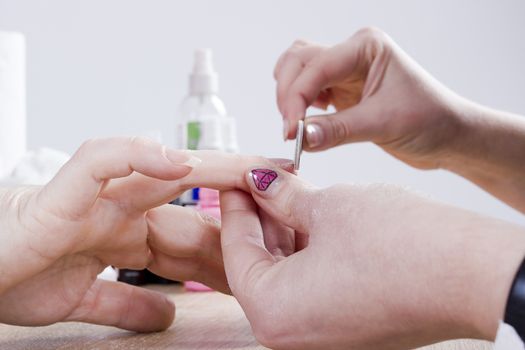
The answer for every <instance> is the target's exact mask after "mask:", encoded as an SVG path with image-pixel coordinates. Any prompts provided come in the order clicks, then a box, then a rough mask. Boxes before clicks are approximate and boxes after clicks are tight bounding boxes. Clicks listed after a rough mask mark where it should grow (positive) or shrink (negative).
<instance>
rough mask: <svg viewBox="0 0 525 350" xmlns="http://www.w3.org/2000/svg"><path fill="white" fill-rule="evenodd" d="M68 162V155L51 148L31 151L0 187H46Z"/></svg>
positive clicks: (2, 181)
mask: <svg viewBox="0 0 525 350" xmlns="http://www.w3.org/2000/svg"><path fill="white" fill-rule="evenodd" d="M68 160H69V155H68V154H67V153H64V152H61V151H57V150H53V149H50V148H40V149H38V150H36V151H29V152H27V153H26V154H25V155H24V156H23V157H22V159H21V160H20V162H19V163H18V165H16V166H15V168H14V170H13V171H12V172H11V174H10V175H9V176H7V177H5V178H3V179H1V180H0V185H4V186H5V185H7V186H15V185H45V184H46V183H48V182H49V180H51V179H52V178H53V176H55V174H56V173H57V172H58V170H59V169H60V168H61V167H62V166H63V165H64V164H65V163H66V162H67V161H68Z"/></svg>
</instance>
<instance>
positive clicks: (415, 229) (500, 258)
mask: <svg viewBox="0 0 525 350" xmlns="http://www.w3.org/2000/svg"><path fill="white" fill-rule="evenodd" d="M248 169H250V168H248ZM248 169H247V170H248ZM251 169H253V168H251ZM256 169H260V167H259V166H257V167H256ZM245 174H246V176H245V183H246V186H248V187H249V189H250V191H251V194H248V193H245V192H241V191H236V190H233V191H224V192H222V193H221V211H222V230H221V240H222V253H223V256H224V265H225V269H226V275H227V278H228V282H229V285H230V288H231V290H232V292H233V294H234V295H235V297H236V298H237V299H238V301H239V303H240V304H241V306H242V307H243V309H244V311H245V313H246V316H247V317H248V319H249V321H250V323H251V325H252V328H253V331H254V333H255V335H256V337H257V339H258V340H259V341H260V342H261V343H262V344H263V345H266V346H268V347H271V348H275V349H306V348H312V349H318V348H331V349H332V348H334V349H335V348H342V349H406V348H413V347H417V346H421V345H424V344H429V343H433V342H437V341H441V340H445V339H451V338H463V337H465V338H466V337H468V338H484V339H493V338H494V336H495V334H496V329H497V327H498V321H499V320H500V319H501V318H502V317H503V311H504V307H505V302H506V298H507V295H508V291H509V288H510V284H511V282H512V279H513V277H514V274H515V271H516V269H517V267H518V266H519V264H520V263H521V259H522V258H523V256H524V254H525V235H524V233H525V232H524V230H523V228H519V227H516V226H513V225H510V224H506V223H503V222H500V221H497V220H494V219H489V218H486V217H482V216H479V215H476V214H473V213H470V212H466V211H463V210H460V209H457V208H452V207H449V206H447V205H443V204H440V203H436V202H433V201H431V200H428V199H424V198H421V197H418V196H416V195H413V194H411V193H409V192H407V191H405V190H402V189H399V188H396V187H393V186H388V185H378V186H367V187H359V186H344V185H337V186H333V187H330V188H328V189H324V190H322V189H317V188H315V187H313V186H311V185H309V184H307V183H305V182H304V181H303V180H301V179H299V178H297V177H295V176H293V175H291V174H288V173H286V172H283V171H281V170H280V169H276V168H272V167H269V168H267V169H266V170H256V171H251V172H249V171H246V173H245ZM265 174H266V175H265ZM252 196H253V198H252ZM261 212H263V213H264V215H261V214H260V213H261ZM269 219H270V220H269ZM276 222H277V223H280V224H281V226H280V227H277V226H276V225H275V223H276ZM283 225H284V226H283ZM285 227H287V228H285ZM290 229H293V230H295V232H297V233H300V234H302V235H303V236H304V237H308V240H309V243H308V244H307V247H306V248H304V249H302V250H300V249H298V251H297V252H295V253H293V252H291V253H290V254H285V255H284V256H283V255H276V254H273V252H272V251H271V250H269V249H268V247H267V244H266V236H267V235H271V236H275V235H278V234H279V232H281V233H284V234H288V230H290ZM502 252H504V254H502Z"/></svg>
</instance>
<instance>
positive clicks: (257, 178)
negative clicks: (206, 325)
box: [250, 169, 279, 192]
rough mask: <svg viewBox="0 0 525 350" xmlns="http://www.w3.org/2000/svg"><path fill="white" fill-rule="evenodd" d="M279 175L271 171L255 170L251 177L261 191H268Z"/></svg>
mask: <svg viewBox="0 0 525 350" xmlns="http://www.w3.org/2000/svg"><path fill="white" fill-rule="evenodd" d="M278 176H279V175H277V173H276V172H275V171H273V170H271V169H253V170H252V171H250V177H251V178H252V181H253V184H254V185H255V187H256V188H257V189H258V190H259V191H263V192H264V191H266V190H268V188H269V187H270V186H271V184H272V183H273V182H274V181H275V180H276V179H277V177H278Z"/></svg>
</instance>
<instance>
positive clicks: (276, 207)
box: [246, 165, 317, 233]
mask: <svg viewBox="0 0 525 350" xmlns="http://www.w3.org/2000/svg"><path fill="white" fill-rule="evenodd" d="M246 181H247V183H248V186H249V188H250V191H251V192H252V195H253V198H254V200H255V201H256V202H257V204H258V205H259V207H261V208H262V209H263V211H264V212H266V213H267V214H268V215H269V216H271V217H272V218H274V219H276V220H277V221H279V222H281V223H283V224H285V225H286V226H289V227H291V228H294V229H296V230H298V231H300V232H304V233H306V232H308V228H309V227H311V226H310V220H311V217H312V215H311V213H312V211H313V209H314V207H313V204H314V203H316V202H317V201H316V200H315V196H316V195H317V190H316V188H315V187H313V186H312V185H310V184H308V183H307V182H305V181H304V180H302V179H301V178H299V177H297V176H295V175H293V174H291V173H289V172H287V171H285V170H283V169H281V168H276V167H268V165H265V166H261V167H252V168H251V170H250V171H249V172H248V174H247V176H246Z"/></svg>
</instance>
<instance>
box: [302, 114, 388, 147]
mask: <svg viewBox="0 0 525 350" xmlns="http://www.w3.org/2000/svg"><path fill="white" fill-rule="evenodd" d="M377 115H378V113H375V112H374V111H373V110H372V109H371V108H370V105H367V104H357V105H355V106H353V107H350V108H348V109H345V110H342V111H339V112H337V113H333V114H327V115H321V116H314V117H308V118H306V120H305V124H306V127H305V128H306V133H305V134H306V136H305V140H306V142H305V145H304V149H305V150H307V151H322V150H325V149H329V148H332V147H335V146H339V145H343V144H345V143H350V142H360V141H371V140H373V139H374V138H375V137H376V136H377V135H378V134H379V133H380V131H381V128H382V126H383V123H382V122H381V120H380V119H379V118H378V117H377Z"/></svg>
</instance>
